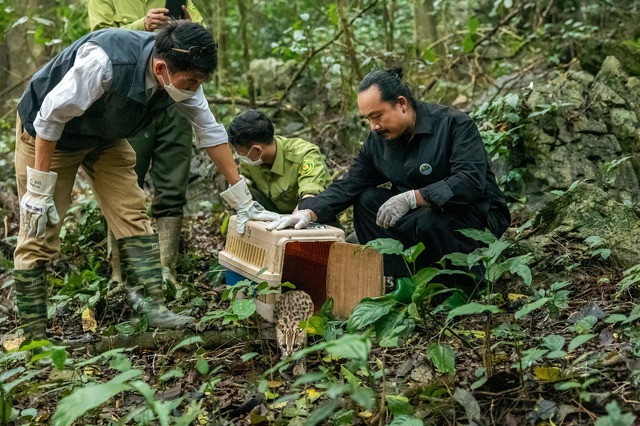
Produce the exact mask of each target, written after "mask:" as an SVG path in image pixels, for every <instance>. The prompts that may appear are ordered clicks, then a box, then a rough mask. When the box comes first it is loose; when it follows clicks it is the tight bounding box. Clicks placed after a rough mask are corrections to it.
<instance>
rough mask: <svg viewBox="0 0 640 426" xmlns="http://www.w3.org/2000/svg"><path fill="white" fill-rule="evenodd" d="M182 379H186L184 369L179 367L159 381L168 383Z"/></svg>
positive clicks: (165, 374) (168, 372)
mask: <svg viewBox="0 0 640 426" xmlns="http://www.w3.org/2000/svg"><path fill="white" fill-rule="evenodd" d="M182 377H184V372H183V371H182V368H180V367H178V368H174V369H172V370H169V371H167V372H166V373H164V374H163V375H162V376H160V377H159V380H160V381H161V382H166V381H167V380H171V379H175V378H182Z"/></svg>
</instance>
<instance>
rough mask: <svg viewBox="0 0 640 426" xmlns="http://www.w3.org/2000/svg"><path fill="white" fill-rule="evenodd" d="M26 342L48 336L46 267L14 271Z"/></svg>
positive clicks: (19, 310) (19, 312)
mask: <svg viewBox="0 0 640 426" xmlns="http://www.w3.org/2000/svg"><path fill="white" fill-rule="evenodd" d="M13 278H14V284H13V285H14V286H15V289H16V299H17V302H18V303H17V304H18V314H19V316H20V324H21V325H22V326H23V328H24V336H25V342H29V341H32V340H44V339H46V338H47V284H46V282H47V280H46V278H47V275H46V271H45V268H44V267H38V268H35V269H16V270H15V271H13Z"/></svg>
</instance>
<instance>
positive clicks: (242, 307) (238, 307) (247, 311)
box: [231, 299, 256, 321]
mask: <svg viewBox="0 0 640 426" xmlns="http://www.w3.org/2000/svg"><path fill="white" fill-rule="evenodd" d="M231 312H233V313H234V314H236V315H237V316H238V320H240V321H242V320H245V319H247V318H249V317H250V316H251V315H253V314H254V313H255V312H256V304H255V302H254V301H253V300H251V299H241V300H234V301H233V303H232V304H231Z"/></svg>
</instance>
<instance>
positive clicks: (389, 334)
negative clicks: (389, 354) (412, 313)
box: [375, 307, 415, 347]
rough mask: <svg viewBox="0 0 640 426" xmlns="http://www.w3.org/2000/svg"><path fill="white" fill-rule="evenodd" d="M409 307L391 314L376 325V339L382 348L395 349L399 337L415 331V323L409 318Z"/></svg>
mask: <svg viewBox="0 0 640 426" xmlns="http://www.w3.org/2000/svg"><path fill="white" fill-rule="evenodd" d="M407 309H408V308H407V307H404V308H402V309H401V310H400V311H397V312H396V311H393V312H390V313H389V314H388V315H385V316H384V317H382V318H380V319H379V320H378V321H376V323H375V331H376V338H377V339H378V343H379V344H380V346H384V347H395V346H397V345H398V339H399V337H402V336H406V335H407V334H408V333H410V332H411V331H413V329H414V327H415V321H414V320H413V319H412V318H408V317H407Z"/></svg>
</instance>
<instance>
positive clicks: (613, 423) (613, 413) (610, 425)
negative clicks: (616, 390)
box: [595, 400, 637, 426]
mask: <svg viewBox="0 0 640 426" xmlns="http://www.w3.org/2000/svg"><path fill="white" fill-rule="evenodd" d="M605 408H606V409H607V415H606V416H604V417H600V418H599V419H598V420H597V421H596V423H595V426H633V425H634V424H636V423H635V421H636V418H637V417H636V416H635V415H633V414H632V413H624V414H623V413H622V411H621V410H620V407H619V406H618V402H617V401H615V400H613V401H611V402H610V403H608V404H607V405H606V407H605Z"/></svg>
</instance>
